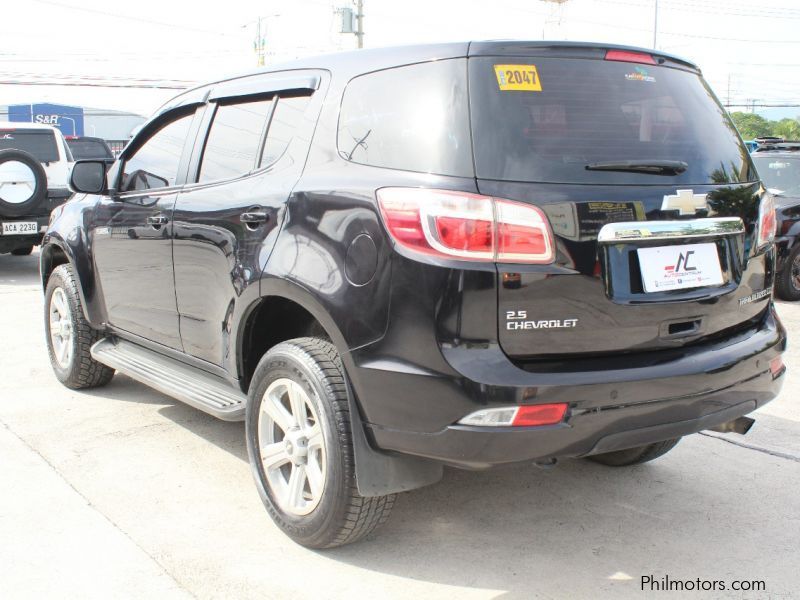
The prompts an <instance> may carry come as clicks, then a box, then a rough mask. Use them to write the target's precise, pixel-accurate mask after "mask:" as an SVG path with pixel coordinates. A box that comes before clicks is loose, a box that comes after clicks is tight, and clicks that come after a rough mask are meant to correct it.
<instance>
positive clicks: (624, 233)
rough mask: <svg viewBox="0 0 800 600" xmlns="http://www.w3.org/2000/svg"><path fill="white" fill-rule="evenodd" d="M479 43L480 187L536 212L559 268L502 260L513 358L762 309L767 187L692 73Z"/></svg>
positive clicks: (742, 317)
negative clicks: (757, 237)
mask: <svg viewBox="0 0 800 600" xmlns="http://www.w3.org/2000/svg"><path fill="white" fill-rule="evenodd" d="M484 50H486V49H484ZM484 53H485V54H487V55H473V56H471V57H470V60H469V77H470V105H471V111H472V119H471V122H472V128H473V144H474V154H475V167H476V176H477V180H478V188H479V190H480V192H481V193H482V194H485V195H490V196H495V197H501V198H508V199H512V200H517V201H523V202H527V203H531V204H535V205H537V206H539V207H541V208H542V210H543V211H544V212H545V214H546V215H547V216H548V219H549V221H550V224H551V226H552V228H553V231H554V235H555V245H556V249H557V257H556V263H555V265H541V266H528V267H522V266H519V265H514V266H511V265H502V264H501V265H499V276H500V289H499V305H498V308H499V315H498V322H499V323H498V325H499V331H500V343H501V345H502V347H503V349H504V350H505V352H506V353H507V354H509V355H511V356H515V357H521V358H524V357H559V356H567V355H575V354H598V353H600V354H602V353H618V352H620V351H638V350H647V349H659V348H670V347H675V346H681V345H684V344H686V343H690V342H694V341H697V340H700V339H703V338H704V337H707V336H713V335H716V334H719V333H721V332H723V331H726V330H730V329H731V328H735V327H737V326H741V325H742V324H743V323H746V322H747V321H748V320H750V319H752V318H754V317H755V316H757V315H758V314H759V313H760V312H761V311H762V310H763V309H764V307H765V305H766V300H767V296H768V294H769V287H770V286H771V279H770V278H771V275H770V269H769V262H768V260H767V259H766V258H765V256H764V255H763V253H762V254H760V255H756V252H755V248H752V247H751V246H752V244H751V241H752V239H753V232H754V228H755V224H756V220H757V213H758V206H759V201H760V194H761V187H760V184H759V183H758V181H757V180H756V179H757V178H756V175H755V172H754V170H753V168H752V163H751V162H750V158H749V155H748V153H747V151H746V149H745V148H744V146H743V145H742V143H741V141H740V139H739V137H738V134H737V133H736V130H735V128H734V127H733V125H732V124H731V122H730V120H729V118H728V117H727V115H726V113H725V111H724V109H723V108H722V107H721V106H720V105H719V103H718V102H717V100H716V98H715V97H714V96H713V94H712V92H711V91H710V90H709V88H708V87H707V85H706V84H705V82H704V81H703V80H702V78H701V77H700V75H699V73H698V72H697V71H696V70H695V69H694V68H692V67H690V66H689V65H686V64H683V63H679V62H676V61H670V60H668V59H661V58H659V59H658V60H656V59H654V58H652V57H650V56H649V55H645V54H637V53H627V52H622V53H616V54H615V53H611V54H609V56H610V57H613V58H614V60H607V59H606V51H605V50H603V49H589V48H561V49H555V50H554V49H546V48H539V49H533V50H531V49H523V48H518V49H514V48H513V47H510V46H505V47H504V48H503V52H502V53H498V54H497V55H491V54H492V52H491V51H485V52H484ZM475 54H481V52H480V51H477V52H475ZM706 218H715V219H720V220H719V221H714V222H708V221H698V219H706ZM739 219H741V221H739ZM625 222H627V223H628V225H621V226H617V227H614V226H613V225H609V224H613V223H625ZM655 222H668V224H667V225H666V226H665V225H663V224H662V225H656V224H655ZM648 223H651V225H648ZM669 223H673V224H674V225H669ZM604 227H606V229H604ZM745 230H746V232H745ZM601 232H603V235H602V236H601ZM601 237H602V239H600V238H601ZM687 257H688V259H687ZM687 260H688V262H687ZM764 290H766V292H765V291H764ZM759 294H760V295H759ZM748 298H750V299H753V301H750V302H748V301H746V300H747V299H748Z"/></svg>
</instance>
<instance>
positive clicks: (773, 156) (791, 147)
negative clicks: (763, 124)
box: [753, 141, 800, 300]
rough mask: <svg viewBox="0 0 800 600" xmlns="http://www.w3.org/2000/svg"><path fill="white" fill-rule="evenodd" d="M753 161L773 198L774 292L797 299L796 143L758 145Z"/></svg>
mask: <svg viewBox="0 0 800 600" xmlns="http://www.w3.org/2000/svg"><path fill="white" fill-rule="evenodd" d="M753 162H754V163H755V165H756V168H757V169H758V173H759V175H760V176H761V180H762V181H763V182H764V185H765V186H767V190H768V191H769V192H770V193H771V194H772V195H773V196H774V197H775V206H776V214H775V217H776V219H777V237H776V238H775V250H776V254H777V263H778V266H777V275H776V277H775V291H776V292H777V294H778V295H779V296H780V297H782V298H784V299H785V300H800V243H798V241H800V142H783V141H781V142H777V143H768V144H765V145H762V146H760V147H759V148H758V149H757V150H756V151H755V152H754V153H753Z"/></svg>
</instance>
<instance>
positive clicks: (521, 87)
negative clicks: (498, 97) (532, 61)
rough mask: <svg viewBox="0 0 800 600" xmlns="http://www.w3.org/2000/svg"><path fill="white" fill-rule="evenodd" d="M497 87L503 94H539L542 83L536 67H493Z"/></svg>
mask: <svg viewBox="0 0 800 600" xmlns="http://www.w3.org/2000/svg"><path fill="white" fill-rule="evenodd" d="M494 74H495V75H496V76H497V85H498V86H499V87H500V90H502V91H504V92H510V91H520V92H541V91H542V82H541V80H540V79H539V72H538V71H537V70H536V65H495V66H494Z"/></svg>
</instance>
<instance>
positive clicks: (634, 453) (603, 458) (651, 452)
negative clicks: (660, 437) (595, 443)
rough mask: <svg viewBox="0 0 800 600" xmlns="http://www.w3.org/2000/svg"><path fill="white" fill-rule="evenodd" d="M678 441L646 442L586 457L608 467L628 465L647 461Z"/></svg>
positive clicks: (670, 447) (662, 453) (666, 450)
mask: <svg viewBox="0 0 800 600" xmlns="http://www.w3.org/2000/svg"><path fill="white" fill-rule="evenodd" d="M680 441H681V438H676V439H674V440H664V441H663V442H656V443H654V444H646V445H644V446H637V447H636V448H627V449H626V450H617V451H615V452H605V453H603V454H594V455H592V456H587V457H586V458H588V459H589V460H591V461H593V462H596V463H600V464H601V465H606V466H608V467H629V466H631V465H640V464H642V463H646V462H649V461H651V460H654V459H656V458H658V457H659V456H662V455H664V454H666V453H667V452H669V451H670V450H672V449H673V448H674V447H675V446H677V445H678V442H680Z"/></svg>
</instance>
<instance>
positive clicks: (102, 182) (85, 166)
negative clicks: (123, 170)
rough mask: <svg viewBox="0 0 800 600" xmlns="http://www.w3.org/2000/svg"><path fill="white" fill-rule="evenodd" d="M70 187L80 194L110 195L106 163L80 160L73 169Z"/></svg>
mask: <svg viewBox="0 0 800 600" xmlns="http://www.w3.org/2000/svg"><path fill="white" fill-rule="evenodd" d="M69 185H70V187H71V188H72V191H74V192H78V193H80V194H105V193H108V186H107V185H106V163H105V161H102V160H79V161H78V162H76V163H75V165H74V166H73V167H72V175H71V176H70V180H69Z"/></svg>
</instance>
